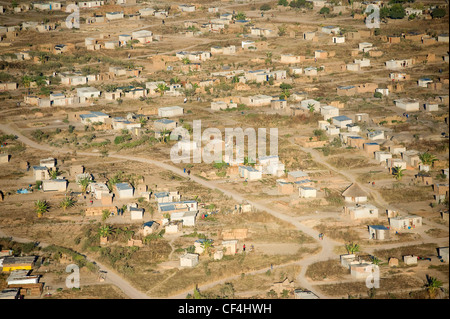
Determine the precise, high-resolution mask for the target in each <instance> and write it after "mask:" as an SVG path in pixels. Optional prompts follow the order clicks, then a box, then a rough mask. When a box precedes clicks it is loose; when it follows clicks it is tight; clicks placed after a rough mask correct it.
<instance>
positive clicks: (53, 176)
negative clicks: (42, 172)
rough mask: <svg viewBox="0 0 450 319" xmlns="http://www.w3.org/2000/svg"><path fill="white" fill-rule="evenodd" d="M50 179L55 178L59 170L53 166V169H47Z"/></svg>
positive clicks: (59, 173)
mask: <svg viewBox="0 0 450 319" xmlns="http://www.w3.org/2000/svg"><path fill="white" fill-rule="evenodd" d="M48 173H49V175H50V178H51V179H57V178H58V176H59V175H61V172H60V171H59V170H58V169H57V168H56V167H55V169H50V170H49V171H48Z"/></svg>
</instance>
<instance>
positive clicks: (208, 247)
mask: <svg viewBox="0 0 450 319" xmlns="http://www.w3.org/2000/svg"><path fill="white" fill-rule="evenodd" d="M211 247H212V241H211V240H208V239H207V240H205V241H204V242H203V243H202V248H203V252H204V253H205V255H206V254H209V252H210V250H211Z"/></svg>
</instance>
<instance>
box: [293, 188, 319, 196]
mask: <svg viewBox="0 0 450 319" xmlns="http://www.w3.org/2000/svg"><path fill="white" fill-rule="evenodd" d="M298 189H299V196H300V198H316V196H317V190H316V189H315V188H313V187H307V186H300V187H299V188H298Z"/></svg>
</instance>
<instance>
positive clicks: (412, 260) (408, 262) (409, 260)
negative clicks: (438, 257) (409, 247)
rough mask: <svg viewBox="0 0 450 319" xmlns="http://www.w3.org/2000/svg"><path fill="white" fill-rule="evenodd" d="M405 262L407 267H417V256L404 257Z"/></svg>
mask: <svg viewBox="0 0 450 319" xmlns="http://www.w3.org/2000/svg"><path fill="white" fill-rule="evenodd" d="M403 262H404V263H405V265H417V256H414V255H407V256H403Z"/></svg>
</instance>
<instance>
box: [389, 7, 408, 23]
mask: <svg viewBox="0 0 450 319" xmlns="http://www.w3.org/2000/svg"><path fill="white" fill-rule="evenodd" d="M405 15H406V12H405V9H404V8H403V6H402V5H401V4H400V3H396V4H394V5H393V6H392V7H390V9H389V18H391V19H403V18H404V17H405Z"/></svg>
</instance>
